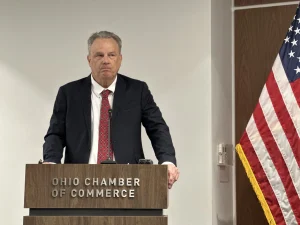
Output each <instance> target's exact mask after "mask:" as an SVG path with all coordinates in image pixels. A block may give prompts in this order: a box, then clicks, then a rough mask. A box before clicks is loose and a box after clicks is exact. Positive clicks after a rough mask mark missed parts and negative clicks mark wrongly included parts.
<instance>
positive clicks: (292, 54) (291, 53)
mask: <svg viewBox="0 0 300 225" xmlns="http://www.w3.org/2000/svg"><path fill="white" fill-rule="evenodd" d="M294 54H295V52H293V51H292V50H291V52H290V53H289V56H290V58H292V57H295V56H294Z"/></svg>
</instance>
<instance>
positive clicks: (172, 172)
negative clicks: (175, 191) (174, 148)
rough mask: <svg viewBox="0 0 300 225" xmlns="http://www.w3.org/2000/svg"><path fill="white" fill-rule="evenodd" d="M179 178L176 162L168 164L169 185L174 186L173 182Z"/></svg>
mask: <svg viewBox="0 0 300 225" xmlns="http://www.w3.org/2000/svg"><path fill="white" fill-rule="evenodd" d="M178 178H179V171H178V168H177V167H176V166H175V165H174V164H168V187H169V189H171V188H172V186H173V184H174V183H175V182H176V181H177V180H178Z"/></svg>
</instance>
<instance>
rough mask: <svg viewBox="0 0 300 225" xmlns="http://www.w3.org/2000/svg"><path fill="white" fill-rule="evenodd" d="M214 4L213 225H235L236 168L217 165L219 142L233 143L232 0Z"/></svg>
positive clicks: (212, 22) (212, 68)
mask: <svg viewBox="0 0 300 225" xmlns="http://www.w3.org/2000/svg"><path fill="white" fill-rule="evenodd" d="M211 4H212V5H211V13H212V14H211V31H212V32H211V41H212V43H211V46H212V47H211V50H212V52H211V54H212V56H211V58H212V59H211V77H212V81H211V83H212V86H211V89H212V123H211V129H212V171H213V176H212V177H213V181H212V187H213V207H212V209H213V211H212V214H213V224H214V225H232V224H234V215H235V208H234V207H235V204H234V199H235V194H234V191H233V190H234V186H235V182H234V180H235V172H234V169H233V167H232V166H226V167H218V166H217V145H218V144H219V143H224V144H233V143H234V142H233V126H232V120H233V119H232V118H233V98H232V89H233V88H232V85H233V79H232V24H231V18H232V11H231V7H232V0H222V1H220V0H212V1H211ZM233 147H234V144H233ZM233 151H234V150H233ZM233 155H234V154H233Z"/></svg>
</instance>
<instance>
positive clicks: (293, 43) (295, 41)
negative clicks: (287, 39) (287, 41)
mask: <svg viewBox="0 0 300 225" xmlns="http://www.w3.org/2000/svg"><path fill="white" fill-rule="evenodd" d="M297 42H298V40H295V38H294V40H293V41H292V42H291V43H292V45H293V46H295V45H296V46H297Z"/></svg>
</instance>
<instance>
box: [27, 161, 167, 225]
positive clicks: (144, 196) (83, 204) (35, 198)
mask: <svg viewBox="0 0 300 225" xmlns="http://www.w3.org/2000/svg"><path fill="white" fill-rule="evenodd" d="M24 207H25V208H32V209H38V208H40V209H46V208H48V209H51V208H57V209H63V208H89V209H92V208H107V209H116V208H119V209H122V208H124V209H126V208H127V209H166V208H167V207H168V172H167V166H166V165H124V164H100V165H90V164H55V165H52V164H45V165H26V179H25V197H24ZM129 224H130V223H129ZM157 224H158V223H157Z"/></svg>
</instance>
